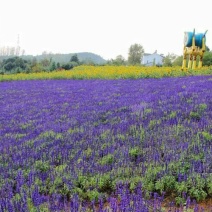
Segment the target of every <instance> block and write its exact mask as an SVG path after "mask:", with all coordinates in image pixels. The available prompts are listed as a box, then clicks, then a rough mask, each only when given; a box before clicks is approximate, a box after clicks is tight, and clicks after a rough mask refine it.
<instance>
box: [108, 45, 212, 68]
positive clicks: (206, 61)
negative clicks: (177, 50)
mask: <svg viewBox="0 0 212 212" xmlns="http://www.w3.org/2000/svg"><path fill="white" fill-rule="evenodd" d="M143 55H144V48H143V46H142V45H140V44H133V45H131V46H130V48H129V52H128V60H125V58H124V57H123V56H122V55H118V56H117V57H116V58H115V59H111V60H109V61H108V64H111V65H141V61H142V58H143ZM198 59H199V58H197V60H198ZM182 62H183V56H182V55H181V56H177V55H176V54H173V53H168V54H167V55H166V56H165V57H164V58H163V66H164V67H167V66H168V67H171V66H182ZM203 65H204V66H211V65H212V51H210V49H209V47H208V46H206V52H205V54H204V56H203Z"/></svg>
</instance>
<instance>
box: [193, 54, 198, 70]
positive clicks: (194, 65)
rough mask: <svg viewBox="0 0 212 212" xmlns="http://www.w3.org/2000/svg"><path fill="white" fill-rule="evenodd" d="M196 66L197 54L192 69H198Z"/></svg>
mask: <svg viewBox="0 0 212 212" xmlns="http://www.w3.org/2000/svg"><path fill="white" fill-rule="evenodd" d="M196 66H197V56H196V55H194V58H193V64H192V69H196Z"/></svg>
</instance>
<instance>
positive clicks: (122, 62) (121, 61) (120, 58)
mask: <svg viewBox="0 0 212 212" xmlns="http://www.w3.org/2000/svg"><path fill="white" fill-rule="evenodd" d="M126 63H127V62H126V60H125V58H124V57H123V56H122V55H118V56H117V57H116V58H115V59H111V60H109V61H108V62H107V64H109V65H115V66H121V65H126Z"/></svg>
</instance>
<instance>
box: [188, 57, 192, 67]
mask: <svg viewBox="0 0 212 212" xmlns="http://www.w3.org/2000/svg"><path fill="white" fill-rule="evenodd" d="M192 59H193V56H192V54H190V55H189V61H188V69H191V65H192Z"/></svg>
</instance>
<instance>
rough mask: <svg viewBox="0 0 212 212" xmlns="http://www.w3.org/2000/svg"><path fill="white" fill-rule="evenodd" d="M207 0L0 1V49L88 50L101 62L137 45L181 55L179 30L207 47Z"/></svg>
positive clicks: (211, 40) (210, 24)
mask: <svg viewBox="0 0 212 212" xmlns="http://www.w3.org/2000/svg"><path fill="white" fill-rule="evenodd" d="M210 5H211V0H184V1H183V0H180V1H177V0H0V8H1V11H0V46H16V45H17V37H18V35H19V36H20V46H21V48H22V49H24V50H25V51H26V54H33V55H38V54H41V53H42V52H43V51H48V52H50V51H51V52H52V53H77V52H92V53H95V54H98V55H100V56H102V57H103V58H104V59H111V58H115V57H116V56H117V55H122V56H124V57H125V59H127V57H128V50H129V47H130V45H132V44H134V43H138V44H141V45H142V46H143V47H144V50H145V52H146V53H153V52H154V51H155V50H157V51H158V53H160V54H164V55H167V54H168V53H175V54H177V55H181V54H182V50H183V42H184V32H185V31H193V29H194V28H195V29H196V32H197V33H204V32H205V31H206V30H208V33H207V36H206V45H208V46H209V48H210V49H212V9H211V6H210Z"/></svg>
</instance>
